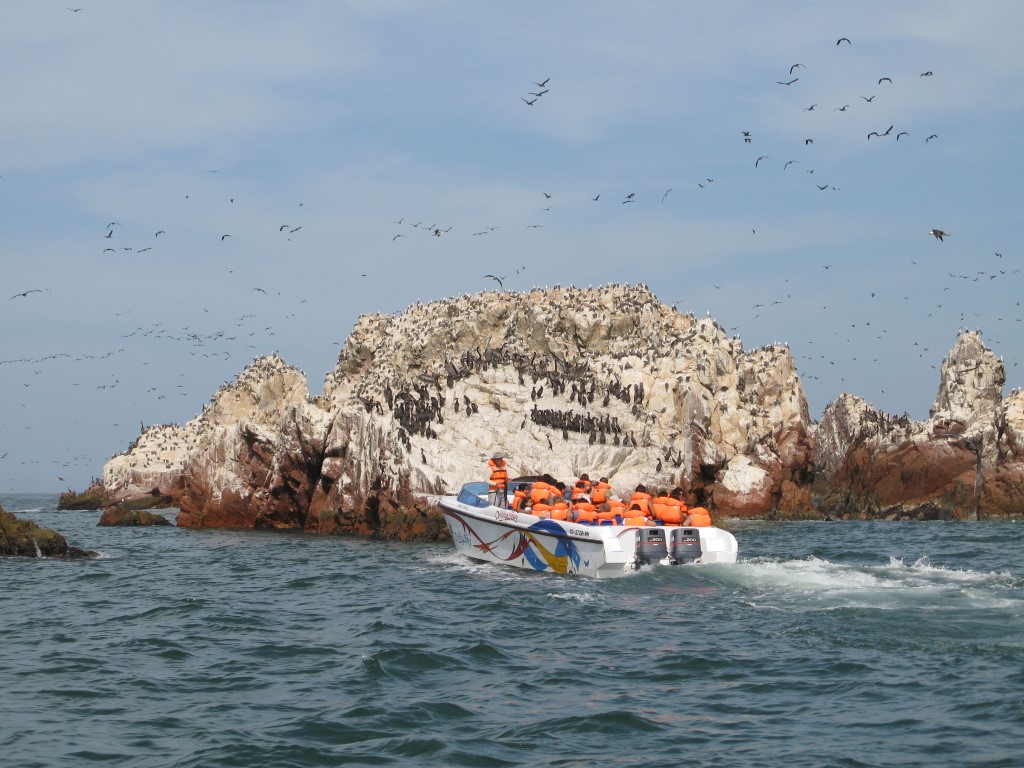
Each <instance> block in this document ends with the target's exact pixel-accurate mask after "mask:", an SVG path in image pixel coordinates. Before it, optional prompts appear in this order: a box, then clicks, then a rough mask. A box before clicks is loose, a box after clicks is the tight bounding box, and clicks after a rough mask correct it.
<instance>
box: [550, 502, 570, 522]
mask: <svg viewBox="0 0 1024 768" xmlns="http://www.w3.org/2000/svg"><path fill="white" fill-rule="evenodd" d="M568 517H569V507H568V506H566V507H564V508H563V507H562V506H561V505H558V506H554V507H552V508H551V519H552V520H566V519H568Z"/></svg>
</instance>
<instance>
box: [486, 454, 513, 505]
mask: <svg viewBox="0 0 1024 768" xmlns="http://www.w3.org/2000/svg"><path fill="white" fill-rule="evenodd" d="M487 466H488V467H490V468H491V481H490V487H489V488H488V491H489V493H488V495H487V501H488V502H490V504H491V505H492V506H495V507H501V508H504V507H507V506H508V495H507V494H508V469H506V467H505V454H504V453H496V454H494V455H493V456H492V457H491V458H489V459H488V460H487Z"/></svg>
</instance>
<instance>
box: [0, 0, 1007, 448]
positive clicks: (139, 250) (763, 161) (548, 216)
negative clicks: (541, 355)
mask: <svg viewBox="0 0 1024 768" xmlns="http://www.w3.org/2000/svg"><path fill="white" fill-rule="evenodd" d="M67 10H68V11H70V12H72V13H78V12H80V11H81V10H82V9H81V8H71V7H68V8H67ZM852 45H853V42H852V41H851V40H850V39H849V38H846V37H842V38H839V39H838V40H837V41H836V46H837V47H842V46H852ZM805 61H807V62H808V64H812V65H813V62H811V61H810V60H809V59H805ZM812 71H813V67H808V66H807V65H805V64H804V63H795V64H792V65H791V66H790V67H789V69H788V73H789V74H788V76H785V77H783V78H782V79H778V80H775V83H776V84H777V87H778V88H781V89H785V90H784V93H786V94H787V95H790V94H791V95H792V96H793V98H796V97H797V96H798V95H799V94H800V93H801V89H802V88H804V87H805V86H806V85H807V82H808V73H810V72H812ZM877 74H880V75H882V76H880V77H877V78H875V79H873V80H871V83H872V84H873V85H872V86H871V87H872V89H874V88H876V87H877V88H878V89H884V93H885V95H886V96H887V95H889V94H890V93H893V92H895V91H894V89H896V88H897V85H902V82H901V81H900V79H899V77H894V75H898V73H893V75H888V74H883V73H881V72H879V73H877ZM914 74H915V75H916V77H915V81H920V82H921V84H922V87H924V83H925V82H930V81H931V79H933V78H935V79H936V80H937V79H938V78H936V76H935V73H934V72H933V71H932V70H930V69H927V70H924V71H921V72H919V73H918V72H917V70H916V69H915V70H914ZM940 75H941V72H940ZM530 82H531V84H532V89H530V90H527V91H526V93H525V95H524V96H520V97H519V98H520V99H521V101H522V102H523V108H524V109H525V108H531V109H537V108H538V107H539V106H541V105H542V104H546V103H549V102H550V101H551V100H552V99H554V98H555V96H556V95H555V94H553V92H552V82H553V78H552V77H550V76H548V77H544V78H543V79H539V80H538V81H532V80H531V81H530ZM769 87H775V86H769ZM865 92H866V93H867V94H868V95H861V94H863V93H865ZM861 94H856V96H859V99H860V101H858V100H857V98H855V97H854V96H855V94H850V99H849V100H850V101H851V102H853V103H846V102H847V99H842V100H837V101H830V102H826V101H825V100H823V99H822V100H820V102H815V103H810V104H808V102H809V101H810V99H807V100H803V101H801V102H799V109H802V111H803V112H806V113H808V116H809V115H811V114H813V113H820V112H825V113H828V112H829V111H831V112H834V113H838V114H841V115H850V114H852V113H855V112H857V111H858V110H860V109H872V110H881V109H884V107H883V105H884V103H885V97H886V96H883V95H882V94H883V90H879V91H878V93H872V92H870V91H862V92H861ZM805 105H806V106H805ZM822 105H823V106H822ZM836 119H845V117H844V118H839V117H837V118H836ZM886 123H890V121H889V120H879V121H878V123H877V124H876V125H880V126H881V127H880V128H879V129H877V130H873V131H870V132H869V133H867V136H866V140H867V141H868V142H871V143H872V146H874V145H875V144H877V143H879V142H883V141H884V140H886V139H889V140H891V141H895V142H901V140H904V141H903V142H902V143H901V144H900V147H901V149H902V147H903V146H904V145H905V144H906V143H907V141H906V140H909V139H916V140H917V141H920V138H916V137H922V136H923V137H924V138H923V143H924V144H926V145H929V146H936V145H939V146H941V142H938V141H936V140H938V139H939V136H938V135H937V134H936V133H933V132H931V131H927V130H926V131H920V132H919V131H918V129H917V128H916V127H915V126H913V125H911V126H905V127H904V126H900V129H899V130H897V125H896V123H891V124H889V125H888V127H885V128H884V130H883V129H882V127H884V126H885V124H886ZM739 127H740V126H734V127H733V130H734V129H735V128H739ZM745 127H747V128H750V126H745ZM904 128H906V129H904ZM755 129H756V126H754V127H753V128H751V129H750V130H740V131H739V143H740V144H741V145H742V146H743V147H749V148H750V152H751V153H752V154H751V155H750V156H749V157H750V160H751V161H752V163H751V165H752V168H753V171H751V172H756V173H762V174H763V173H766V172H770V171H772V170H775V171H781V172H787V171H788V175H794V174H799V170H797V169H794V170H789V169H790V168H792V167H793V166H797V167H798V168H800V169H802V170H803V171H804V175H806V176H807V177H813V176H814V174H815V168H814V167H813V157H814V152H815V150H816V149H818V148H820V147H821V146H822V145H823V144H825V143H826V142H827V141H828V137H827V136H824V135H814V134H812V133H811V132H810V131H809V132H808V133H809V134H810V135H803V136H801V137H800V138H799V140H795V141H794V145H793V146H792V147H790V146H779V145H778V144H777V143H776V144H772V146H770V147H763V148H762V146H761V144H762V141H763V139H762V137H760V136H759V135H758V133H757V131H756V130H755ZM730 136H732V137H735V134H730ZM733 140H735V139H733ZM815 140H818V143H817V144H816V143H815ZM932 142H936V144H934V145H933V144H932ZM782 153H786V154H782ZM798 153H799V154H798ZM773 157H774V158H776V159H775V160H774V161H773ZM783 158H785V159H783ZM750 167H751V166H747V168H748V169H749V168H750ZM208 173H209V174H218V173H219V171H217V170H211V171H208ZM820 175H822V174H819V176H820ZM800 178H802V177H800ZM718 179H719V175H718V174H717V173H716V172H714V171H712V174H711V175H701V176H700V177H699V178H696V179H694V180H693V183H694V184H695V185H696V188H697V189H699V190H708V189H709V188H711V187H712V185H715V184H716V183H718ZM670 183H671V182H670ZM683 183H684V182H683V181H679V182H677V183H676V184H675V185H674V186H667V187H658V188H657V190H656V192H649V191H644V190H643V189H641V188H640V187H639V185H638V186H637V188H635V189H634V188H630V187H626V188H625V189H622V191H621V192H615V191H608V190H604V191H598V190H597V189H591V190H590V192H594V193H595V194H593V195H592V196H591V195H589V194H587V199H586V200H582V199H581V200H580V201H579V202H580V204H581V205H586V206H591V205H593V207H594V209H595V210H596V209H597V207H598V206H603V205H605V204H607V203H609V202H610V203H611V204H612V205H613V206H614V207H615V208H616V209H619V210H622V211H626V210H627V209H629V208H640V207H642V206H644V205H645V204H646V205H649V204H658V205H660V206H664V210H666V211H668V210H669V209H671V208H672V206H671V205H670V204H669V202H670V200H672V201H674V200H675V196H672V197H671V198H670V195H671V193H673V192H674V191H675V190H679V189H685V187H684V186H683ZM839 183H842V181H841V180H839ZM815 186H816V187H817V189H818V190H819V191H822V192H825V191H831V192H839V191H841V189H842V188H841V187H840V186H837V185H836V184H834V183H831V182H830V183H826V184H820V183H817V182H816V181H815ZM548 189H549V190H550V191H540V190H537V192H536V194H537V196H538V198H537V206H536V214H537V215H538V219H537V220H536V221H533V222H531V223H529V224H519V225H517V226H523V227H525V228H527V229H530V230H542V229H544V228H545V227H554V226H557V221H558V219H557V211H558V208H557V206H558V204H559V203H560V194H561V193H560V192H559V190H557V189H552V188H548ZM690 189H693V187H692V186H691V187H690ZM811 193H812V194H813V190H812V192H811ZM683 194H685V193H683V192H679V191H676V192H675V195H676V196H679V195H683ZM693 194H695V195H696V194H709V193H707V192H704V193H700V192H697V191H694V192H693ZM581 198H582V195H581ZM185 199H186V200H188V199H190V195H185ZM223 199H224V200H226V203H224V205H226V206H232V205H234V203H235V197H233V196H232V197H228V196H225V197H224V198H223ZM837 199H838V198H837ZM574 204H575V201H574ZM298 205H299V208H301V207H302V204H301V203H299V204H298ZM295 213H296V212H295V210H294V209H293V210H291V211H289V213H288V214H286V215H285V216H282V218H280V219H278V220H277V221H276V222H274V223H273V224H268V225H267V236H268V237H273V236H274V235H275V232H276V236H277V237H278V238H280V239H282V240H287V241H290V240H291V239H292V238H293V237H298V236H300V235H301V234H303V233H304V232H305V231H306V230H304V229H303V227H304V226H305V225H306V223H305V222H302V221H299V220H297V219H295V218H294V214H295ZM541 216H543V217H544V218H540V217H541ZM388 218H389V219H390V220H391V223H392V224H394V225H397V226H399V227H400V228H401V229H400V231H398V232H395V231H394V230H391V232H390V233H389V234H390V236H391V242H392V243H395V244H396V247H397V245H398V243H399V241H401V240H403V239H406V238H407V235H411V234H412V232H416V233H417V235H418V236H424V235H425V236H426V237H429V238H432V239H433V240H436V241H441V240H443V241H445V242H446V243H447V242H448V241H449V240H451V239H452V238H456V237H459V236H460V235H462V236H467V235H468V236H472V237H475V238H482V237H486V236H494V235H495V234H496V233H498V232H499V231H507V230H508V229H510V228H511V226H512V225H510V224H508V223H507V222H498V223H495V222H493V221H492V222H487V223H486V224H485V225H484V226H475V227H465V228H462V225H461V223H460V226H459V228H456V226H455V224H453V223H451V222H450V221H444V222H440V221H438V220H431V219H426V218H418V217H417V219H418V220H416V221H415V222H414V221H413V220H412V218H411V217H408V216H401V217H398V218H397V219H396V218H395V216H394V214H393V215H392V216H390V217H388ZM125 221H126V222H127V219H125ZM284 221H288V222H289V223H281V222H284ZM427 221H431V222H432V223H430V224H429V225H428V224H427V223H426V222H427ZM541 221H543V222H544V223H541ZM153 224H154V225H155V226H150V227H149V228H148V230H146V231H145V232H142V231H134V230H133V231H132V233H131V235H130V236H129V235H127V233H126V228H125V227H122V225H121V224H120V223H119V222H118V221H116V220H114V221H111V222H110V223H109V224H108V225H107V227H106V228H104V230H103V234H102V235H94V237H102V243H101V244H102V246H103V248H102V250H101V251H100V253H101V254H111V253H113V254H132V255H133V256H139V255H142V254H147V253H150V252H152V253H150V256H151V257H156V256H158V255H160V249H161V248H162V247H166V244H167V243H168V241H169V240H170V241H173V240H174V238H175V236H176V232H175V228H174V225H172V224H171V223H169V222H165V221H159V222H153ZM98 229H99V228H98V227H97V230H98ZM136 229H138V228H136ZM226 229H228V228H227V227H225V228H224V229H219V230H218V232H219V235H217V236H216V242H213V243H211V246H212V247H216V245H217V243H218V242H219V243H220V244H222V245H223V247H224V248H230V247H231V241H232V239H233V234H238V235H239V236H241V235H242V233H241V232H238V231H234V232H231V231H225V230H226ZM751 230H752V232H753V234H755V235H756V234H757V228H756V227H751ZM928 234H929V235H930V236H931V237H934V238H935V239H936V240H938V241H940V242H942V241H944V238H946V237H949V236H951V234H950V233H949V232H946V231H944V230H943V229H939V228H933V229H931V230H930V231H929V232H928ZM236 242H237V241H236ZM97 250H99V247H98V246H97ZM997 255H999V254H997ZM999 256H1000V258H1002V257H1001V255H999ZM829 266H830V265H829ZM829 266H825V269H826V270H827V269H829ZM526 271H527V267H526V265H522V266H519V267H517V268H516V269H515V272H514V274H515V275H519V274H523V273H526ZM1007 271H1008V270H1004V271H1003V272H1002V273H1001V274H997V272H996V271H993V273H992V274H987V273H986V271H981V270H979V272H978V274H977V275H972V276H966V277H968V278H973V279H974V280H978V279H979V278H980V277H985V278H988V279H996V278H997V277H1002V276H1005V275H1006V272H1007ZM1018 271H1019V270H1018ZM480 272H483V270H480ZM504 272H505V270H504V269H494V270H492V271H491V272H486V273H484V274H480V275H479V278H477V279H478V280H479V281H480V282H479V283H478V285H486V286H487V287H488V288H490V287H492V286H493V287H496V288H497V289H498V290H505V289H507V288H509V287H510V286H509V285H508V284H507V283H508V282H509V279H510V277H513V274H512V272H511V270H509V274H504ZM368 274H369V272H362V273H360V276H361V277H364V278H365V277H367V276H368ZM474 274H475V275H476V274H479V272H477V273H474ZM531 274H532V273H531ZM957 277H958V278H960V277H965V276H962V275H960V276H957ZM714 287H715V288H718V286H714ZM50 290H51V289H50V288H48V287H44V286H34V287H31V288H26V289H25V290H19V291H17V292H15V293H13V294H12V295H10V296H9V298H8V299H7V300H8V301H16V300H17V301H33V300H38V298H39V296H40V295H41V294H44V293H46V292H48V291H50ZM245 290H246V291H247V292H249V293H251V294H252V295H253V299H254V300H259V301H262V300H264V297H265V299H267V300H274V301H275V305H274V307H275V310H276V311H280V310H281V309H282V308H283V309H284V310H285V311H287V310H288V309H291V310H294V309H296V308H298V305H299V304H301V303H305V299H301V301H300V299H299V297H294V296H286V295H285V296H282V294H281V292H280V291H278V290H275V289H274V288H272V287H271V286H270V285H266V287H264V286H263V285H258V286H252V285H251V284H247V285H246V287H245ZM256 294H259V295H258V296H257V295H256ZM873 297H874V294H872V298H873ZM788 298H789V297H788V296H787V299H788ZM782 301H783V300H782V299H774V300H772V301H766V303H765V304H764V305H763V306H762V305H758V306H755V307H754V308H753V309H755V310H759V309H762V308H763V309H770V307H772V306H775V305H779V304H781V303H782ZM940 306H941V305H940ZM206 311H207V310H206V309H204V310H203V312H206ZM294 317H295V313H294V311H292V312H291V313H290V314H283V315H282V316H280V317H274V318H273V321H271V320H270V318H269V317H268V314H267V312H266V311H265V308H264V307H260V308H258V309H255V308H254V311H253V312H252V313H249V312H247V313H245V314H242V315H241V316H237V317H236V318H235V319H234V320H233V324H232V326H230V327H228V326H222V325H220V324H219V323H218V324H212V325H211V324H207V323H205V322H203V320H202V319H201V318H200V319H194V320H193V322H192V323H190V324H188V325H182V326H180V327H177V328H169V327H167V325H166V324H164V323H151V324H142V325H136V326H135V327H133V328H126V329H125V331H126V332H125V333H124V334H121V335H122V337H123V338H125V339H132V340H133V341H140V342H144V343H145V344H153V343H165V342H166V343H167V344H184V345H187V346H188V347H189V349H188V353H189V354H190V355H192V356H195V357H208V358H217V359H219V360H234V359H236V357H233V356H232V353H233V352H236V351H237V350H238V348H239V344H241V343H244V342H246V341H248V342H249V343H248V346H247V348H248V349H250V350H256V351H257V352H258V351H262V350H265V349H266V345H268V344H273V343H274V342H273V339H274V337H275V336H276V323H277V322H280V321H281V320H283V319H293V318H294ZM754 317H758V315H754ZM961 319H962V320H964V322H965V323H966V322H969V321H970V318H969V317H968V318H964V317H963V315H961ZM1000 319H1002V318H1000ZM1017 322H1019V320H1017ZM866 325H870V322H868V323H866ZM121 343H125V342H123V341H122V342H121ZM809 343H812V342H809ZM915 346H917V344H916V342H915ZM926 351H927V348H926V347H923V346H922V347H921V353H922V354H923V353H924V352H926ZM123 353H124V348H123V347H122V348H119V349H116V350H115V349H112V350H109V351H102V352H99V351H97V352H96V353H95V354H92V355H88V354H78V355H75V354H71V353H63V352H62V353H58V354H57V355H46V356H39V357H31V358H20V359H17V360H0V365H4V364H28V365H30V366H32V370H33V371H34V372H36V373H37V374H38V372H39V371H41V368H39V366H40V365H41V364H42V363H43V362H44V361H48V360H53V359H70V360H74V361H78V362H89V361H97V360H107V359H109V358H111V357H116V356H119V355H121V354H123ZM236 356H237V355H236ZM798 357H800V356H798ZM803 359H805V360H807V361H808V363H814V364H831V365H834V364H835V358H834V357H833V359H832V360H826V358H825V356H824V355H820V356H817V357H813V358H812V357H810V356H806V357H804V358H803ZM143 365H146V363H143ZM182 375H184V374H182ZM805 375H806V376H807V377H808V378H814V377H815V375H814V374H813V373H810V372H808V373H807V374H805ZM81 383H82V382H76V383H75V384H74V385H76V386H79V385H81ZM119 385H120V381H119V379H118V378H117V377H115V376H109V377H107V378H102V379H98V380H97V381H96V382H94V386H95V387H96V388H97V389H112V388H115V387H118V386H119ZM27 386H29V384H28V383H26V387H27ZM187 389H189V388H188V387H186V386H185V385H184V384H180V383H179V384H172V383H168V382H166V381H165V382H162V383H155V384H154V386H152V387H151V388H149V389H148V390H147V391H146V392H145V394H146V395H147V396H149V397H152V398H153V399H161V400H162V399H167V397H168V395H171V394H174V395H178V396H180V397H185V396H189V395H188V392H187V391H185V390H187ZM175 390H180V391H177V392H176V391H175ZM5 455H6V454H5ZM0 458H3V457H0Z"/></svg>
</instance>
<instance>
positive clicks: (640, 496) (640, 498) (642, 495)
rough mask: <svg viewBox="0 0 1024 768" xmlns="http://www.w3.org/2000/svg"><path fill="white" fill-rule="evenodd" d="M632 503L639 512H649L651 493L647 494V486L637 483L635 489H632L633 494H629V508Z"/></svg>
mask: <svg viewBox="0 0 1024 768" xmlns="http://www.w3.org/2000/svg"><path fill="white" fill-rule="evenodd" d="M634 505H636V507H637V508H638V509H639V510H640V511H641V512H643V513H644V514H645V515H646V514H648V513H650V511H651V494H649V493H648V492H647V486H646V485H638V486H637V487H636V490H635V491H633V495H632V496H630V498H629V505H628V506H629V508H630V509H632V508H633V506H634Z"/></svg>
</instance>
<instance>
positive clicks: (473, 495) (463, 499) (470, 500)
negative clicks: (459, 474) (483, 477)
mask: <svg viewBox="0 0 1024 768" xmlns="http://www.w3.org/2000/svg"><path fill="white" fill-rule="evenodd" d="M489 492H490V485H489V484H487V483H466V484H465V485H464V486H462V490H461V491H459V503H461V504H467V505H468V506H471V507H480V508H483V507H489V506H491V503H490V502H489V501H488V500H487V495H488V493H489Z"/></svg>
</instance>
